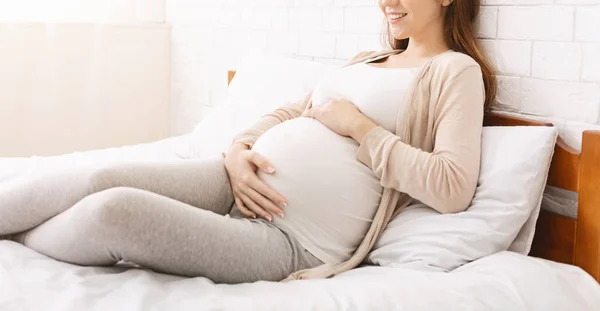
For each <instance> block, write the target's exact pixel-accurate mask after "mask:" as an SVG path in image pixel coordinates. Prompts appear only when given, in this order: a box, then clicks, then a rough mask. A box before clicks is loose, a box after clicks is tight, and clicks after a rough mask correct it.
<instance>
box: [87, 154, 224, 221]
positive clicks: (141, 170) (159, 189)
mask: <svg viewBox="0 0 600 311" xmlns="http://www.w3.org/2000/svg"><path fill="white" fill-rule="evenodd" d="M91 184H92V188H95V189H94V191H92V192H98V191H102V190H106V189H110V188H115V187H131V188H137V189H141V190H147V191H150V192H154V193H157V194H160V195H163V196H166V197H169V198H171V199H174V200H177V201H180V202H183V203H187V204H190V205H193V206H195V207H198V208H201V209H204V210H208V211H213V212H215V213H217V214H221V215H225V214H227V213H229V211H230V209H231V206H232V204H233V201H234V199H233V193H232V190H231V184H230V183H229V176H228V175H227V170H226V169H225V165H224V163H223V159H222V158H214V159H194V160H181V161H170V162H155V163H152V162H149V163H121V164H116V165H111V166H108V167H104V168H102V169H98V170H97V171H96V172H94V174H92V176H91Z"/></svg>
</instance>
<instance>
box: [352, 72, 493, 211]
mask: <svg viewBox="0 0 600 311" xmlns="http://www.w3.org/2000/svg"><path fill="white" fill-rule="evenodd" d="M484 93H485V91H484V87H483V78H482V73H481V69H480V68H479V66H471V67H467V68H466V69H464V70H463V71H462V72H460V73H459V74H457V75H456V76H454V77H453V78H451V79H450V80H449V81H447V82H446V83H444V86H443V87H442V89H441V92H440V94H439V99H438V103H437V105H436V108H435V119H434V129H433V135H434V140H433V141H434V147H433V151H432V152H425V151H423V150H421V149H418V148H414V147H411V146H410V145H408V144H406V143H404V142H402V141H401V140H400V138H399V137H398V136H396V135H395V134H393V133H391V132H389V131H387V130H385V129H384V128H382V127H381V126H378V127H376V128H374V129H373V130H371V131H370V132H369V133H368V134H367V135H366V136H365V137H364V138H363V140H362V141H361V143H360V145H359V149H358V151H357V158H358V160H360V161H361V162H363V163H364V164H365V165H367V166H368V167H370V168H371V169H372V170H373V172H374V173H375V174H376V175H377V176H378V177H379V178H380V180H381V185H382V186H383V187H388V188H393V189H396V190H398V191H400V192H404V193H407V194H408V195H410V196H411V197H412V198H414V199H417V200H419V201H421V202H423V203H425V204H427V205H428V206H430V207H432V208H433V209H435V210H437V211H439V212H440V213H456V212H460V211H464V210H466V208H467V207H468V206H469V204H470V203H471V200H472V199H473V195H474V194H475V189H476V187H477V180H478V177H479V168H480V161H481V132H482V126H483V111H484V108H483V107H484V100H485V95H484Z"/></svg>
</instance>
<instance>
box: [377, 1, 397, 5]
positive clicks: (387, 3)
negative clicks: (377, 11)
mask: <svg viewBox="0 0 600 311" xmlns="http://www.w3.org/2000/svg"><path fill="white" fill-rule="evenodd" d="M381 4H383V5H385V6H395V5H397V4H398V0H381Z"/></svg>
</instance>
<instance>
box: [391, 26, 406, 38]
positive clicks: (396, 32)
mask: <svg viewBox="0 0 600 311" xmlns="http://www.w3.org/2000/svg"><path fill="white" fill-rule="evenodd" d="M390 32H391V34H392V36H394V39H396V40H404V39H408V38H409V37H410V36H409V35H408V34H407V33H406V31H404V29H394V28H392V29H390Z"/></svg>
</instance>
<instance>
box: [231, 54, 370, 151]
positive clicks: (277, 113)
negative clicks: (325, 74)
mask: <svg viewBox="0 0 600 311" xmlns="http://www.w3.org/2000/svg"><path fill="white" fill-rule="evenodd" d="M373 53H376V52H375V51H362V52H359V53H357V54H356V55H354V56H353V57H352V58H350V60H348V62H346V63H345V64H344V65H343V66H347V65H348V64H351V63H353V62H355V61H357V60H358V59H359V58H362V57H368V56H369V55H371V54H373ZM343 66H342V67H343ZM311 96H312V90H310V91H309V92H307V93H306V94H305V96H304V98H302V99H300V100H295V101H292V102H290V103H288V104H287V105H284V106H282V107H279V108H277V109H275V110H274V111H273V112H270V113H268V114H266V115H264V116H263V117H261V118H260V119H259V120H258V121H256V122H255V123H254V124H253V125H252V126H250V127H249V128H247V129H245V130H244V131H242V132H241V133H239V134H238V135H236V136H235V138H234V139H233V142H232V145H234V144H236V143H242V144H245V145H246V146H248V148H249V149H251V148H252V146H253V145H254V143H255V142H256V140H257V139H258V138H259V137H260V136H261V135H262V134H263V133H265V132H266V131H267V130H269V129H270V128H272V127H274V126H275V125H277V124H279V123H282V122H284V121H286V120H291V119H295V118H298V117H300V116H301V115H302V112H304V110H306V107H307V106H308V104H309V101H310V98H311ZM309 108H310V107H309Z"/></svg>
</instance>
